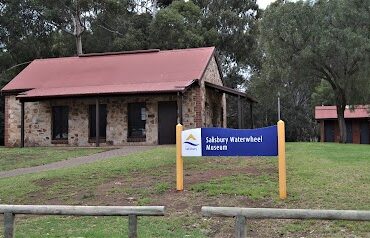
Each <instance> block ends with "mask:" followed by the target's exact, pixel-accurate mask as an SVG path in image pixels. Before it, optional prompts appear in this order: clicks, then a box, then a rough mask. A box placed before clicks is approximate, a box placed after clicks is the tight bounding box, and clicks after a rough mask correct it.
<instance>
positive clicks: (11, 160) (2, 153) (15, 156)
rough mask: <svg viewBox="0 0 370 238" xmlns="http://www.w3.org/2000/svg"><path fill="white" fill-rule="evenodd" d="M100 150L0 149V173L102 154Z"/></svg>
mask: <svg viewBox="0 0 370 238" xmlns="http://www.w3.org/2000/svg"><path fill="white" fill-rule="evenodd" d="M104 150H106V149H101V148H51V147H30V148H5V147H0V171H6V170H11V169H17V168H26V167H32V166H37V165H42V164H48V163H52V162H56V161H60V160H65V159H70V158H75V157H79V156H84V155H91V154H95V153H98V152H102V151H104Z"/></svg>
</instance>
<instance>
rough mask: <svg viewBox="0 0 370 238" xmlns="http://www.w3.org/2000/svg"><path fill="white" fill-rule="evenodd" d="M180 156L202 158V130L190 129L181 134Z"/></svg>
mask: <svg viewBox="0 0 370 238" xmlns="http://www.w3.org/2000/svg"><path fill="white" fill-rule="evenodd" d="M181 141H182V156H202V129H201V128H196V129H190V130H185V131H183V132H182V133H181Z"/></svg>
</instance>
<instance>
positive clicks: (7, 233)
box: [4, 212, 15, 238]
mask: <svg viewBox="0 0 370 238" xmlns="http://www.w3.org/2000/svg"><path fill="white" fill-rule="evenodd" d="M14 222H15V215H14V213H10V212H5V213H4V238H14Z"/></svg>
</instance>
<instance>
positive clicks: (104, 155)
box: [0, 146, 154, 178]
mask: <svg viewBox="0 0 370 238" xmlns="http://www.w3.org/2000/svg"><path fill="white" fill-rule="evenodd" d="M152 148H154V146H126V147H122V148H120V149H115V150H109V151H105V152H100V153H97V154H93V155H87V156H82V157H77V158H73V159H67V160H62V161H58V162H54V163H50V164H45V165H39V166H35V167H29V168H19V169H14V170H9V171H2V172H0V178H7V177H14V176H18V175H23V174H31V173H38V172H43V171H48V170H54V169H62V168H71V167H76V166H79V165H82V164H89V163H93V162H95V161H99V160H104V159H109V158H113V157H118V156H125V155H129V154H132V153H136V152H139V151H145V150H149V149H152Z"/></svg>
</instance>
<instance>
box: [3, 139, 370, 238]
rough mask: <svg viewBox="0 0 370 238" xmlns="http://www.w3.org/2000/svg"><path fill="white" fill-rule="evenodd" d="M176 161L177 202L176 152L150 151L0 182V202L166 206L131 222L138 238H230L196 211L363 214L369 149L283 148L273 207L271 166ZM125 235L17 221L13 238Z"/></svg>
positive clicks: (257, 228)
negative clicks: (283, 176)
mask: <svg viewBox="0 0 370 238" xmlns="http://www.w3.org/2000/svg"><path fill="white" fill-rule="evenodd" d="M184 161H185V166H184V167H185V191H184V192H181V193H178V192H176V191H175V189H174V187H175V149H174V147H158V148H156V149H153V150H150V151H145V152H141V153H137V154H132V155H129V156H126V157H122V158H115V159H110V160H106V161H99V162H96V163H93V164H88V165H83V166H79V167H76V168H70V169H61V170H56V171H48V172H42V173H39V174H31V175H24V176H19V177H13V178H5V179H0V188H1V193H0V203H5V204H68V205H165V206H166V216H165V217H145V218H140V219H139V222H138V227H139V236H140V237H230V236H231V237H232V235H233V225H234V221H233V219H228V218H204V217H201V215H200V207H201V206H202V205H208V206H242V207H282V208H312V209H364V210H370V175H369V174H370V173H369V171H370V146H368V145H340V144H330V143H327V144H323V143H288V144H287V176H288V199H287V200H285V201H280V200H279V199H278V181H277V159H276V158H272V157H271V158H264V157H258V158H257V157H256V158H242V157H239V158H185V159H184ZM0 219H1V218H0ZM0 222H1V221H0ZM247 222H248V226H247V227H248V229H247V233H248V236H249V237H370V222H346V221H296V220H249V221H247ZM1 229H2V226H0V230H1ZM126 232H127V219H126V218H120V217H103V218H96V217H83V218H80V217H78V218H77V217H57V216H56V217H54V216H40V217H28V216H24V217H19V218H17V221H16V237H119V236H122V234H123V236H124V235H125V234H127V233H126ZM0 237H1V233H0Z"/></svg>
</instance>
